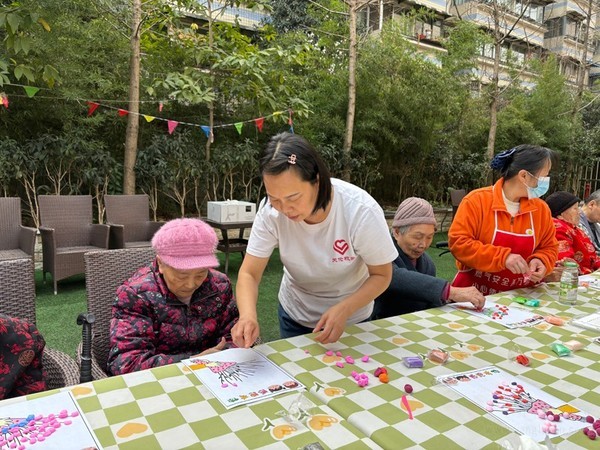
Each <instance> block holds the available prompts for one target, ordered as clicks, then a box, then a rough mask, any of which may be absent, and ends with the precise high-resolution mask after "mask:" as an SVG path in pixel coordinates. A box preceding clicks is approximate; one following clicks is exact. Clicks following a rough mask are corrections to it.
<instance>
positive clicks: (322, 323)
mask: <svg viewBox="0 0 600 450" xmlns="http://www.w3.org/2000/svg"><path fill="white" fill-rule="evenodd" d="M348 317H349V311H348V308H347V307H346V305H344V302H340V303H338V304H337V305H335V306H332V307H331V308H329V309H328V310H327V311H325V313H324V314H323V315H322V316H321V318H320V319H319V321H318V322H317V325H316V326H315V329H314V330H313V333H318V334H317V336H316V337H315V341H317V342H320V343H321V344H331V343H333V342H337V340H338V339H339V338H340V336H341V335H342V333H343V332H344V328H346V321H347V320H348Z"/></svg>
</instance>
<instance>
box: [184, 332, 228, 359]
mask: <svg viewBox="0 0 600 450" xmlns="http://www.w3.org/2000/svg"><path fill="white" fill-rule="evenodd" d="M225 346H227V341H226V340H225V338H224V337H222V338H221V341H220V342H219V343H218V344H217V345H215V346H214V347H211V348H207V349H206V350H204V351H203V352H202V353H198V354H197V355H193V356H190V358H197V357H198V356H204V355H210V354H211V353H217V352H220V351H221V350H223V349H224V348H225Z"/></svg>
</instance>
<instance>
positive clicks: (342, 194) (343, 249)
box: [232, 133, 398, 347]
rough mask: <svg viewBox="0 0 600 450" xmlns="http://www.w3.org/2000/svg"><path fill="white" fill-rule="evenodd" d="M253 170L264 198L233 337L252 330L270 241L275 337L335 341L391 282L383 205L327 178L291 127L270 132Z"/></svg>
mask: <svg viewBox="0 0 600 450" xmlns="http://www.w3.org/2000/svg"><path fill="white" fill-rule="evenodd" d="M260 172H261V175H262V178H263V182H264V185H265V190H266V192H267V198H266V199H265V200H264V201H263V202H262V205H261V208H259V211H258V213H257V215H256V219H255V220H254V224H253V225H252V231H251V233H250V239H249V242H248V248H247V253H246V256H245V257H244V261H243V262H242V266H241V268H240V271H239V274H238V280H237V286H236V294H237V301H238V307H239V309H240V320H239V322H238V323H237V325H236V326H235V327H234V329H233V331H232V336H233V340H234V343H235V344H236V345H238V346H240V347H248V346H250V345H251V344H252V342H253V341H254V339H256V337H257V336H258V334H259V326H258V321H257V313H256V304H257V301H258V287H259V284H260V280H261V278H262V274H263V272H264V270H265V267H266V266H267V263H268V261H269V258H270V257H271V254H272V253H273V250H274V249H275V248H276V247H279V257H280V258H281V262H282V263H283V268H284V269H283V278H282V280H281V286H280V288H279V311H278V314H279V330H280V334H281V337H282V338H287V337H291V336H297V335H300V334H305V333H311V332H316V333H318V334H317V336H316V337H315V339H316V340H317V342H320V343H322V344H326V343H331V342H336V341H337V340H338V339H339V338H340V336H341V335H342V333H343V331H344V328H345V327H346V325H347V324H354V323H357V322H362V321H365V320H368V319H369V317H370V316H371V313H372V311H373V300H374V299H375V298H376V297H377V296H378V295H379V294H381V293H382V292H383V291H384V290H385V289H386V288H387V287H388V286H389V284H390V279H391V276H392V261H393V260H394V259H395V258H396V257H397V256H398V253H397V252H396V249H395V248H394V244H393V242H392V239H391V237H390V233H389V231H388V227H387V222H386V221H385V216H384V214H383V210H382V209H381V207H380V206H379V205H378V204H377V202H376V201H375V200H374V199H373V198H372V197H371V196H370V195H369V194H367V193H366V192H365V191H363V190H362V189H360V188H358V187H356V186H354V185H352V184H350V183H347V182H345V181H342V180H338V179H335V178H331V176H330V174H329V170H328V168H327V166H326V165H325V163H324V162H323V160H322V159H321V156H320V155H319V154H318V153H317V152H316V150H315V149H314V148H313V147H312V145H310V143H309V142H308V141H306V139H304V138H303V137H301V136H299V135H297V134H291V133H282V134H278V135H277V136H274V137H273V138H272V139H271V141H270V143H269V144H268V146H267V148H266V151H265V153H264V155H263V156H262V158H261V160H260Z"/></svg>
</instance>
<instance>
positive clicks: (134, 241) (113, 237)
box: [104, 194, 164, 248]
mask: <svg viewBox="0 0 600 450" xmlns="http://www.w3.org/2000/svg"><path fill="white" fill-rule="evenodd" d="M104 204H105V206H106V221H107V222H108V224H109V225H110V248H132V247H150V245H151V244H150V241H151V240H152V237H153V236H154V233H156V232H157V231H158V230H159V228H160V227H162V226H163V225H164V222H153V221H151V220H150V214H149V210H150V206H149V205H150V203H149V200H148V196H147V195H146V194H140V195H105V196H104Z"/></svg>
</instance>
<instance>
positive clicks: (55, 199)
mask: <svg viewBox="0 0 600 450" xmlns="http://www.w3.org/2000/svg"><path fill="white" fill-rule="evenodd" d="M38 202H39V206H40V219H41V223H42V226H41V227H40V233H41V235H42V251H43V255H44V264H43V274H44V281H46V273H48V272H50V274H51V275H52V281H53V282H54V294H56V293H57V283H58V281H59V280H62V279H64V278H67V277H70V276H72V275H77V274H79V273H83V272H84V271H85V264H84V261H83V255H84V254H85V253H86V252H89V251H93V250H101V249H108V235H109V226H108V225H99V224H93V223H92V197H91V196H90V195H40V196H38Z"/></svg>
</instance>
